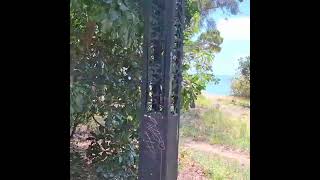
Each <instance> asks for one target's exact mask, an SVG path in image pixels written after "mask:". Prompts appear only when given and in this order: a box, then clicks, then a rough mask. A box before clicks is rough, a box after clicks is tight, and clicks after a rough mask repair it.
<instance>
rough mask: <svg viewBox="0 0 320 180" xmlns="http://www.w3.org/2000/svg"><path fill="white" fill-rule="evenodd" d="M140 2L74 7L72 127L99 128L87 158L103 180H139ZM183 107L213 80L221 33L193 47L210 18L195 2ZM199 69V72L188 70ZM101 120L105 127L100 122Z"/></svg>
mask: <svg viewBox="0 0 320 180" xmlns="http://www.w3.org/2000/svg"><path fill="white" fill-rule="evenodd" d="M141 3H142V1H140V0H71V1H70V126H71V127H72V128H71V129H73V130H74V129H75V127H76V126H77V125H79V124H86V123H89V122H95V123H97V125H98V128H97V130H95V131H92V132H91V137H90V140H92V144H91V145H90V146H89V148H88V149H87V157H88V158H89V160H90V161H91V162H92V163H94V164H95V166H96V167H97V175H98V176H99V178H100V179H103V178H104V179H136V178H137V161H138V146H137V143H138V140H137V139H138V132H137V129H138V124H139V120H138V118H137V112H138V107H139V103H138V102H139V100H140V98H139V97H140V90H139V85H140V82H141V74H142V69H141V67H142V42H143V20H142V19H143V18H142V4H141ZM186 7H187V9H186V14H187V19H186V22H187V23H186V31H185V44H186V45H185V48H186V50H185V52H186V54H185V61H184V63H183V70H184V73H183V78H184V81H183V90H182V96H183V104H184V107H185V108H187V107H188V106H189V105H188V104H190V102H192V101H194V99H196V97H197V95H198V94H199V93H200V92H201V90H203V89H204V88H205V84H206V83H207V82H209V81H212V80H214V76H213V74H212V67H211V64H212V61H213V58H214V53H216V52H218V51H219V50H220V48H219V45H220V44H221V43H222V38H221V37H220V34H219V32H218V31H215V30H212V31H208V32H207V33H204V34H203V35H202V36H200V38H199V39H198V40H197V41H195V42H192V41H191V40H190V39H191V37H192V36H193V34H195V32H199V29H200V26H201V22H202V21H203V19H204V18H205V17H204V16H203V14H201V11H202V9H201V8H200V6H199V5H198V4H197V1H195V0H188V1H187V3H186ZM192 69H195V70H194V72H190V71H188V70H192ZM98 119H102V120H103V121H102V122H101V121H99V120H98Z"/></svg>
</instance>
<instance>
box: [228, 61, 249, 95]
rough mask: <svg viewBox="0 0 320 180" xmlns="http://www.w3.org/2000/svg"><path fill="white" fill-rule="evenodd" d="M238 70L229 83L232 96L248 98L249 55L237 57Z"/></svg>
mask: <svg viewBox="0 0 320 180" xmlns="http://www.w3.org/2000/svg"><path fill="white" fill-rule="evenodd" d="M238 70H239V72H238V75H237V77H235V78H234V79H233V81H232V84H231V90H232V94H233V95H234V96H240V97H246V98H250V56H247V57H245V58H240V59H239V68H238Z"/></svg>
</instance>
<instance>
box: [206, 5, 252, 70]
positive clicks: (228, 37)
mask: <svg viewBox="0 0 320 180" xmlns="http://www.w3.org/2000/svg"><path fill="white" fill-rule="evenodd" d="M239 9H240V13H239V14H237V15H228V14H224V13H223V12H222V11H221V10H220V9H218V10H216V11H214V12H212V13H211V14H210V16H211V17H213V18H214V20H215V22H216V26H217V29H218V30H219V31H220V35H221V36H222V37H223V38H224V40H223V43H222V45H221V48H222V49H221V51H220V52H219V53H218V54H216V56H215V60H214V62H213V70H214V74H215V75H230V76H233V75H235V73H236V72H237V68H238V59H239V58H240V57H244V56H249V55H250V0H244V1H243V2H242V3H240V4H239Z"/></svg>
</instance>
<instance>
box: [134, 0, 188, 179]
mask: <svg viewBox="0 0 320 180" xmlns="http://www.w3.org/2000/svg"><path fill="white" fill-rule="evenodd" d="M143 7H144V23H145V28H144V48H143V49H144V68H143V69H144V71H143V78H142V85H141V115H140V160H139V179H140V180H175V179H177V168H178V143H179V141H178V140H179V118H180V99H181V98H180V96H181V95H180V90H181V81H182V74H181V63H182V58H183V56H182V54H183V49H182V47H183V44H182V39H183V28H182V27H183V19H184V13H183V9H184V5H183V0H144V6H143Z"/></svg>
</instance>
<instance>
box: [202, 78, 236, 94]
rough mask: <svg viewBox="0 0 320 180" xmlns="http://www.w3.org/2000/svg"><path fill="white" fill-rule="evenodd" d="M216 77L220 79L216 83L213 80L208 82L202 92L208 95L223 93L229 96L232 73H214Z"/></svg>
mask: <svg viewBox="0 0 320 180" xmlns="http://www.w3.org/2000/svg"><path fill="white" fill-rule="evenodd" d="M215 77H216V78H218V79H220V81H219V83H218V84H216V85H215V84H214V83H213V82H211V83H209V84H208V85H207V87H206V89H205V90H204V93H206V94H209V95H223V96H230V95H231V82H232V78H233V77H234V75H227V74H224V75H215Z"/></svg>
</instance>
